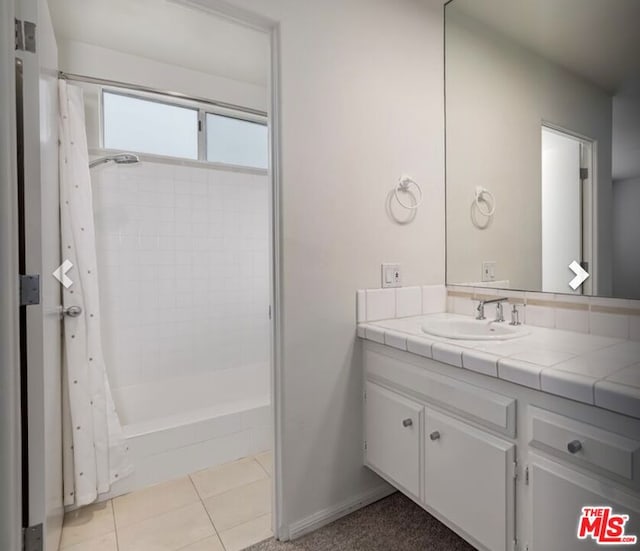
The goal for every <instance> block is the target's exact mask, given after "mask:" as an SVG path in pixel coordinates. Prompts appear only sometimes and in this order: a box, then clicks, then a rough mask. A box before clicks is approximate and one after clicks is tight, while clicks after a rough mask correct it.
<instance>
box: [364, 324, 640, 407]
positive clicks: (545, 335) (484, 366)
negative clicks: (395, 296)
mask: <svg viewBox="0 0 640 551" xmlns="http://www.w3.org/2000/svg"><path fill="white" fill-rule="evenodd" d="M436 317H437V318H446V319H466V320H470V319H473V318H471V317H469V316H460V315H457V314H430V315H427V316H414V317H408V318H399V319H390V320H382V321H375V322H367V323H360V324H359V325H358V336H359V337H361V338H363V339H366V340H370V341H374V342H377V343H381V344H386V345H388V346H392V347H393V348H398V349H400V350H406V351H408V352H411V353H413V354H417V355H420V356H424V357H427V358H433V359H434V360H437V361H439V362H442V363H446V364H450V365H452V366H455V367H459V368H463V369H469V370H471V371H476V372H478V373H482V374H484V375H489V376H490V377H497V378H499V379H504V380H506V381H510V382H512V383H516V384H519V385H523V386H527V387H529V388H533V389H535V390H541V391H543V392H548V393H550V394H555V395H557V396H563V397H565V398H570V399H572V400H577V401H578V402H584V403H586V404H593V405H596V406H599V407H602V408H606V409H609V410H611V411H615V412H618V413H622V414H624V415H629V416H631V417H635V418H639V419H640V341H630V340H623V339H614V338H610V337H599V336H596V335H588V334H583V333H574V332H572V331H561V330H559V329H545V328H542V327H532V326H523V327H526V329H527V330H529V334H528V335H526V336H523V337H520V338H516V339H511V340H504V341H471V340H453V339H444V338H439V337H434V336H432V335H427V334H426V333H424V332H423V331H422V324H423V323H424V321H425V320H428V319H433V318H436ZM505 323H506V322H505Z"/></svg>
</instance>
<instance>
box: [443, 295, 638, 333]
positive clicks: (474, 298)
mask: <svg viewBox="0 0 640 551" xmlns="http://www.w3.org/2000/svg"><path fill="white" fill-rule="evenodd" d="M447 291H448V292H447V311H448V312H452V313H455V314H464V315H475V312H476V310H475V309H476V306H477V303H478V300H480V299H482V298H492V297H496V296H503V297H507V298H508V299H509V303H510V304H515V305H517V308H518V309H519V311H520V320H521V321H522V322H523V323H525V324H527V325H534V326H537V327H547V328H550V329H564V330H567V331H577V332H579V333H591V334H593V335H600V336H604V337H614V338H619V339H633V340H640V301H638V300H627V299H615V298H603V297H584V296H575V295H561V294H558V295H554V294H550V293H535V292H525V291H509V290H506V291H505V290H500V289H487V288H483V287H464V286H455V287H449V288H448V290H447ZM494 314H495V306H492V305H487V306H486V309H485V315H486V317H487V319H491V317H492V316H493V315H494ZM508 317H509V312H508V311H507V309H506V308H505V318H506V319H508Z"/></svg>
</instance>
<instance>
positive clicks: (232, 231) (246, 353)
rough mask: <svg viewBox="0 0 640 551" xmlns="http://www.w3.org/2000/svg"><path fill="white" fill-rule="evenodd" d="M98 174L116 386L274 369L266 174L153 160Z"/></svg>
mask: <svg viewBox="0 0 640 551" xmlns="http://www.w3.org/2000/svg"><path fill="white" fill-rule="evenodd" d="M92 176H93V193H94V210H95V216H96V247H97V254H98V266H99V277H100V289H101V292H100V300H101V308H102V313H103V324H102V326H103V345H104V353H105V358H106V360H107V366H108V371H109V375H110V378H111V380H112V386H114V387H121V386H126V385H131V384H139V383H144V382H146V381H150V380H158V379H162V378H174V377H182V376H188V375H194V374H197V373H202V372H203V371H207V370H211V369H225V368H233V367H235V366H238V365H241V364H242V365H247V364H264V365H265V369H267V368H268V367H267V366H268V357H269V325H268V324H269V321H268V304H269V268H268V267H269V263H268V260H269V258H268V254H269V218H268V216H269V215H268V201H269V184H268V179H267V176H266V175H260V174H250V173H243V172H232V171H227V170H220V169H217V168H200V167H191V166H182V165H173V164H164V163H153V162H149V161H145V162H143V163H141V164H139V165H131V166H115V165H114V166H105V167H101V168H100V169H96V170H95V171H94V173H93V174H92Z"/></svg>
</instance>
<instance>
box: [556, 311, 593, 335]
mask: <svg viewBox="0 0 640 551" xmlns="http://www.w3.org/2000/svg"><path fill="white" fill-rule="evenodd" d="M555 314H556V326H555V327H556V329H563V330H565V331H576V332H577V333H588V332H589V311H588V310H573V309H569V308H556V311H555Z"/></svg>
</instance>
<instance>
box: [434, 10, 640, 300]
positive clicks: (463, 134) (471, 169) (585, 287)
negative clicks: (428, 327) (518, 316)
mask: <svg viewBox="0 0 640 551" xmlns="http://www.w3.org/2000/svg"><path fill="white" fill-rule="evenodd" d="M445 21H446V27H445V35H446V47H445V56H446V62H445V66H446V152H447V158H446V162H447V283H448V284H471V285H490V286H492V287H501V288H511V289H520V290H529V291H544V292H553V293H572V294H587V295H599V296H616V297H625V298H635V299H639V298H640V55H638V52H640V33H638V32H637V23H638V22H639V21H640V2H638V1H637V0H616V1H613V2H608V1H604V0H523V1H520V2H513V1H512V0H452V1H451V2H449V3H448V4H447V6H446V11H445ZM570 265H572V266H573V269H571V268H570ZM581 268H583V269H584V270H586V272H588V273H589V277H588V278H587V279H586V281H584V283H583V284H582V285H576V284H575V282H574V286H575V287H576V288H575V289H574V288H573V287H572V285H570V283H571V282H572V281H574V280H575V279H576V272H578V273H579V272H580V269H581Z"/></svg>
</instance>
